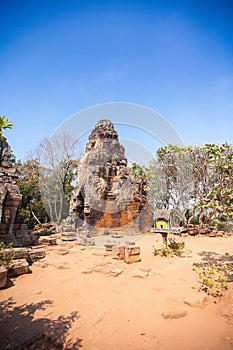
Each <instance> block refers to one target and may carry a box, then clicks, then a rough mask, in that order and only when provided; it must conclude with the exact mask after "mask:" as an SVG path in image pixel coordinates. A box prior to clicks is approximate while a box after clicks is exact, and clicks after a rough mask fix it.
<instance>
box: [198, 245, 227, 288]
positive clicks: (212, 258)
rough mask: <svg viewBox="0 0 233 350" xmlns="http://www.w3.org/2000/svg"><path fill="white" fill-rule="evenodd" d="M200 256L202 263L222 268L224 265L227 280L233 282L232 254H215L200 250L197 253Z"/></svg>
mask: <svg viewBox="0 0 233 350" xmlns="http://www.w3.org/2000/svg"><path fill="white" fill-rule="evenodd" d="M198 255H200V256H201V257H202V261H203V263H202V265H203V266H206V265H212V266H214V267H215V268H218V269H220V270H221V269H222V267H223V266H224V265H225V266H226V267H227V273H228V282H233V255H231V254H229V253H225V254H217V253H215V252H205V251H203V252H200V253H198Z"/></svg>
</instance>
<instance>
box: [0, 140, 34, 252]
mask: <svg viewBox="0 0 233 350" xmlns="http://www.w3.org/2000/svg"><path fill="white" fill-rule="evenodd" d="M18 177H19V172H18V171H17V169H16V167H15V166H14V165H13V164H12V162H11V161H10V153H9V146H8V143H7V142H6V141H4V140H0V241H3V242H4V243H6V244H7V243H10V242H13V245H14V246H26V245H30V244H31V243H32V235H31V231H29V230H28V228H27V225H25V224H24V223H23V220H22V218H21V217H20V215H19V209H20V205H21V200H22V195H21V194H20V192H19V188H18V186H17V180H18Z"/></svg>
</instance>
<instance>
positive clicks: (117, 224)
mask: <svg viewBox="0 0 233 350" xmlns="http://www.w3.org/2000/svg"><path fill="white" fill-rule="evenodd" d="M150 224H151V213H150V209H149V205H148V202H147V192H146V183H145V179H144V178H143V177H138V178H137V179H135V178H134V177H133V175H132V172H131V170H130V169H129V167H127V159H126V156H125V150H124V147H123V146H122V145H121V144H120V142H119V139H118V134H117V132H116V131H115V129H114V126H113V124H112V122H111V121H110V120H100V121H99V122H98V123H97V125H96V126H95V129H94V130H93V131H92V132H91V134H90V136H89V141H88V143H87V145H86V152H85V154H84V156H83V158H82V160H81V164H80V169H79V175H78V178H77V186H76V189H75V190H74V192H73V194H72V198H71V204H70V215H69V219H68V222H67V224H66V227H64V230H65V231H72V230H76V231H77V230H78V229H79V228H82V229H83V228H87V229H88V230H92V229H93V228H95V229H100V228H121V229H128V230H131V232H133V233H137V232H145V231H147V230H149V228H150Z"/></svg>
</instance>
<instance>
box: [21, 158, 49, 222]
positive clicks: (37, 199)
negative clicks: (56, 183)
mask: <svg viewBox="0 0 233 350" xmlns="http://www.w3.org/2000/svg"><path fill="white" fill-rule="evenodd" d="M17 168H18V169H19V171H20V173H21V175H20V178H19V181H18V186H19V189H20V193H21V194H22V204H21V211H20V214H21V216H22V217H23V218H24V221H25V223H27V224H28V225H29V226H30V227H33V226H34V225H35V224H38V223H42V222H46V221H47V220H49V218H48V215H47V213H46V211H45V209H44V206H43V202H42V198H41V192H40V185H39V169H40V164H39V161H38V160H36V159H30V160H27V161H26V162H25V163H23V164H22V163H21V162H20V161H19V162H18V163H17Z"/></svg>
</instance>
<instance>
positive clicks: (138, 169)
mask: <svg viewBox="0 0 233 350" xmlns="http://www.w3.org/2000/svg"><path fill="white" fill-rule="evenodd" d="M131 171H132V174H133V176H134V178H135V179H136V178H138V177H139V176H142V177H145V176H146V168H145V167H144V166H142V165H139V164H137V163H132V165H131Z"/></svg>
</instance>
